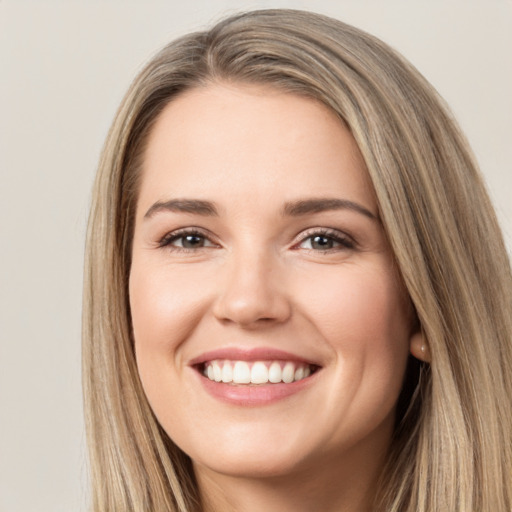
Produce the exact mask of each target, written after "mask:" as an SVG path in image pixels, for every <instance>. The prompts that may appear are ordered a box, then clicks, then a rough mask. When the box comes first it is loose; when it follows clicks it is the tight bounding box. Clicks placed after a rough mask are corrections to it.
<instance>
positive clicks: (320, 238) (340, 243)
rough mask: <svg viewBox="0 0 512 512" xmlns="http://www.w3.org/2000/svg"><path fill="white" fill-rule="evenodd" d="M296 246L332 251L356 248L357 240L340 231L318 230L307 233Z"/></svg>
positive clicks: (311, 249)
mask: <svg viewBox="0 0 512 512" xmlns="http://www.w3.org/2000/svg"><path fill="white" fill-rule="evenodd" d="M296 247H298V248H300V249H306V250H310V251H332V250H343V249H354V248H355V242H354V241H353V240H352V239H351V238H350V237H348V236H347V235H344V234H343V233H340V232H338V231H330V230H329V231H316V232H309V233H306V235H305V236H304V238H302V241H301V242H300V243H299V244H298V245H297V246H296Z"/></svg>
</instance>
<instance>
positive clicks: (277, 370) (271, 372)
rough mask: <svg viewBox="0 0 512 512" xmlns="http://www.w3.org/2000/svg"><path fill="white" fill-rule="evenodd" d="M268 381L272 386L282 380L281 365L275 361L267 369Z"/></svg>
mask: <svg viewBox="0 0 512 512" xmlns="http://www.w3.org/2000/svg"><path fill="white" fill-rule="evenodd" d="M268 380H269V381H270V382H273V383H274V384H277V383H278V382H281V381H282V380H283V372H282V370H281V365H280V364H279V363H278V362H277V361H274V362H273V363H272V364H271V365H270V368H269V369H268Z"/></svg>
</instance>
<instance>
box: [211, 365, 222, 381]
mask: <svg viewBox="0 0 512 512" xmlns="http://www.w3.org/2000/svg"><path fill="white" fill-rule="evenodd" d="M212 366H213V378H214V379H215V382H220V381H221V380H222V370H221V369H220V366H219V363H218V362H217V361H214V362H213V363H212Z"/></svg>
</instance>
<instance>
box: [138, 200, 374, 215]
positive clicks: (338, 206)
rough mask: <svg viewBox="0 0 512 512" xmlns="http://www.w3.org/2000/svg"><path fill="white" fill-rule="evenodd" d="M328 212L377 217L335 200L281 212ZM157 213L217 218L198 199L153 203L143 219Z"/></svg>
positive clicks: (293, 206) (291, 206) (288, 207)
mask: <svg viewBox="0 0 512 512" xmlns="http://www.w3.org/2000/svg"><path fill="white" fill-rule="evenodd" d="M330 210H352V211H354V212H356V213H360V214H362V215H364V216H365V217H368V218H369V219H372V220H378V219H377V217H376V216H375V215H374V214H373V213H372V212H371V211H370V210H368V209H367V208H365V207H364V206H362V205H360V204H359V203H355V202H354V201H349V200H348V199H337V198H318V199H316V198H313V199H299V200H297V201H291V202H288V203H285V205H284V206H283V209H282V211H281V213H282V215H283V216H288V217H300V216H302V215H308V214H312V213H321V212H325V211H330ZM159 212H177V213H192V214H196V215H203V216H206V217H217V216H218V215H219V213H218V211H217V208H216V207H215V205H214V203H212V202H211V201H204V200H200V199H170V200H169V201H157V202H156V203H154V204H153V205H152V206H151V207H150V208H149V209H148V211H147V212H146V214H145V215H144V218H145V219H149V218H150V217H152V216H153V215H155V214H156V213H159Z"/></svg>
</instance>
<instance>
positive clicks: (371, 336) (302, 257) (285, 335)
mask: <svg viewBox="0 0 512 512" xmlns="http://www.w3.org/2000/svg"><path fill="white" fill-rule="evenodd" d="M184 198H186V199H194V200H202V201H209V202H211V203H214V205H215V208H216V210H217V215H207V214H205V213H207V212H205V211H196V212H184V211H173V210H169V209H165V208H163V207H155V206H154V205H155V204H156V203H165V202H167V201H169V200H174V199H184ZM311 198H314V199H342V200H345V201H351V202H353V203H356V204H357V205H359V206H360V207H361V208H364V209H365V210H366V211H367V212H368V213H369V215H368V214H367V213H361V211H357V210H355V209H354V208H337V209H328V210H325V211H318V212H314V211H309V212H306V213H304V212H303V213H302V214H301V215H283V207H284V205H285V203H290V202H292V203H293V202H296V201H299V200H304V199H311ZM148 211H149V213H148ZM188 228H193V231H195V232H198V233H197V234H196V235H195V236H196V238H195V239H194V240H195V242H196V243H195V245H193V246H192V247H191V248H184V247H183V244H184V242H186V240H184V239H183V232H182V231H181V232H179V233H177V231H178V230H182V229H188ZM326 228H327V229H328V230H329V232H328V233H327V234H326V233H325V230H326ZM315 234H316V235H318V236H321V237H322V238H321V241H322V242H323V243H324V245H322V246H320V245H318V244H314V243H313V242H314V240H313V238H312V236H314V235H315ZM180 236H181V238H180ZM185 245H186V244H185ZM323 247H326V249H324V248H323ZM129 293H130V305H131V312H132V318H133V330H134V338H135V349H136V356H137V364H138V369H139V374H140V378H141V381H142V384H143V387H144V390H145V392H146V395H147V398H148V400H149V402H150V404H151V407H152V408H153V411H154V412H155V414H156V416H157V418H158V420H159V422H160V423H161V425H162V426H163V428H164V429H165V430H166V432H167V433H168V435H169V436H170V437H171V438H172V439H173V440H174V441H175V443H176V444H177V445H178V446H179V447H180V448H181V449H182V450H184V451H185V452H186V453H187V454H188V455H189V456H190V457H191V458H192V460H193V464H194V470H195V473H196V477H197V480H198V483H199V487H200V492H201V495H202V496H203V501H204V507H205V510H223V511H226V510H237V511H243V512H252V511H260V510H280V511H288V510H289V511H292V510H293V511H294V512H297V511H316V510H323V511H331V510H332V511H334V510H336V511H344V510H346V511H348V510H350V511H351V512H357V511H367V510H370V503H371V500H372V497H373V495H374V489H375V484H376V479H377V478H378V476H379V472H380V470H381V468H382V465H383V462H384V458H385V454H386V450H387V448H388V447H389V443H390V437H391V434H392V431H393V426H394V412H395V405H396V402H397V398H398V395H399V393H400V389H401V385H402V380H403V376H404V372H405V367H406V362H407V358H408V354H409V351H410V350H411V349H412V350H413V351H417V350H419V341H418V339H419V338H418V335H417V334H416V333H414V332H412V325H413V321H412V311H411V307H410V304H409V301H408V299H407V296H406V294H405V292H404V290H403V288H402V285H401V284H400V279H399V276H398V274H397V272H396V269H395V266H394V263H393V255H392V253H391V251H390V248H389V246H388V243H387V241H386V237H385V235H384V232H383V229H382V226H381V224H380V221H379V220H378V208H377V203H376V200H375V197H374V193H373V189H372V187H371V184H370V182H369V179H368V176H367V172H366V169H365V165H364V161H363V159H362V157H361V155H360V153H359V150H358V148H357V146H356V144H355V141H354V139H353V137H352V136H351V134H350V133H349V131H348V130H347V129H346V128H345V127H344V125H343V124H342V123H341V122H340V121H339V119H337V118H336V117H335V115H334V114H333V113H331V112H330V111H329V110H328V109H327V108H326V107H324V106H323V105H321V104H319V103H318V102H315V101H314V100H310V99H305V98H302V97H299V96H295V95H292V94H288V93H282V92H278V91H274V90H271V89H268V88H264V87H256V86H246V85H243V86H242V85H236V86H235V85H226V84H212V85H209V86H207V87H204V88H200V89H194V90H192V91H188V92H187V93H185V94H183V95H181V96H179V97H178V98H176V99H175V100H173V101H172V102H171V103H170V104H169V105H167V107H166V108H165V110H164V111H163V113H162V114H161V115H160V117H159V119H158V120H157V123H156V125H155V126H154V128H153V131H152V133H151V134H150V138H149V142H148V146H147V150H146V154H145V159H144V165H143V175H142V180H141V187H140V194H139V198H138V204H137V212H136V221H135V231H134V239H133V261H132V267H131V274H130V283H129ZM255 347H271V348H276V349H280V350H284V351H287V352H290V353H292V354H294V355H297V357H300V358H303V359H305V360H307V361H312V362H315V364H317V365H319V366H320V370H319V371H317V372H316V373H315V374H313V375H312V376H311V377H310V378H309V380H308V382H307V385H305V386H304V387H303V388H301V390H300V391H299V392H297V393H294V394H292V395H290V396H288V397H286V398H284V399H281V400H277V401H274V402H272V403H268V404H260V405H257V406H247V405H239V404H233V403H227V402H223V401H221V400H219V399H218V398H215V397H213V396H211V395H210V394H209V393H207V392H206V391H205V388H204V386H203V385H202V382H201V379H203V377H201V376H200V374H199V372H198V371H197V369H196V368H194V367H192V366H190V361H192V360H193V359H194V358H197V357H199V356H200V355H201V354H203V353H205V352H207V351H211V350H214V349H218V348H237V349H250V348H255Z"/></svg>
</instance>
